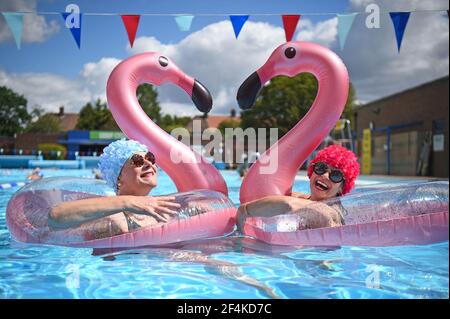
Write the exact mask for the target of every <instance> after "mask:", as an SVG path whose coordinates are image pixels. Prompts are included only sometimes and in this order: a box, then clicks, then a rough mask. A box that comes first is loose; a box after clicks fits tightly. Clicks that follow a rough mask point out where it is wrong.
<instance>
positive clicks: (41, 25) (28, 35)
mask: <svg viewBox="0 0 450 319" xmlns="http://www.w3.org/2000/svg"><path fill="white" fill-rule="evenodd" d="M0 10H1V11H12V12H14V11H20V12H33V11H36V1H35V0H31V1H26V0H17V1H2V2H0ZM59 30H60V26H59V24H58V22H57V21H56V20H52V21H47V20H46V19H45V17H44V16H39V15H37V14H31V13H28V14H25V15H24V17H23V34H22V42H27V43H32V42H43V41H45V40H47V39H48V38H50V37H51V36H52V35H53V34H55V33H57V32H58V31H59ZM12 38H13V36H12V33H11V31H10V30H9V28H8V26H7V24H6V21H5V20H4V18H3V17H2V18H0V43H2V42H5V41H12Z"/></svg>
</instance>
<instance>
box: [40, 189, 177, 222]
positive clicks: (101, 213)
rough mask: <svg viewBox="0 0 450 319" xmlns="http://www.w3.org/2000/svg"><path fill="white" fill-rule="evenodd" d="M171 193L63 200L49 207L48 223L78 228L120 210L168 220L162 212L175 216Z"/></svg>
mask: <svg viewBox="0 0 450 319" xmlns="http://www.w3.org/2000/svg"><path fill="white" fill-rule="evenodd" d="M174 200H175V197H173V196H161V197H153V196H108V197H96V198H89V199H81V200H76V201H69V202H63V203H61V204H59V205H57V206H55V207H53V208H52V209H51V211H50V212H49V216H48V226H49V227H50V228H54V229H65V228H71V227H77V226H79V225H81V224H83V223H85V222H88V221H91V220H95V219H98V218H103V217H107V216H110V215H113V214H117V213H120V212H123V211H129V212H132V213H135V214H143V215H148V216H153V217H155V218H156V219H157V220H158V221H163V222H165V221H167V220H168V219H167V218H166V217H164V214H169V215H176V214H177V212H176V211H174V210H172V209H175V208H179V207H180V204H178V203H175V202H173V201H174Z"/></svg>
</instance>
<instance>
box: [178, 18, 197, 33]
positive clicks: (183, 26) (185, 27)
mask: <svg viewBox="0 0 450 319" xmlns="http://www.w3.org/2000/svg"><path fill="white" fill-rule="evenodd" d="M193 19H194V16H190V15H181V16H177V17H175V21H176V22H177V25H178V29H179V30H180V31H189V30H190V29H191V24H192V20H193Z"/></svg>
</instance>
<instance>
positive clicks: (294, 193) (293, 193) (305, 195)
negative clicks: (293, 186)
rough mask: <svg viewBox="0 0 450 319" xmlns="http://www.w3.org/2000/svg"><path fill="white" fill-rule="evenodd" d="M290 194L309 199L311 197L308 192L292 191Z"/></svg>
mask: <svg viewBox="0 0 450 319" xmlns="http://www.w3.org/2000/svg"><path fill="white" fill-rule="evenodd" d="M291 196H292V197H296V198H302V199H310V198H311V195H310V194H304V193H297V192H292V194H291Z"/></svg>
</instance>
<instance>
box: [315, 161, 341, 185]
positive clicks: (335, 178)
mask: <svg viewBox="0 0 450 319" xmlns="http://www.w3.org/2000/svg"><path fill="white" fill-rule="evenodd" d="M313 171H314V173H316V174H317V175H323V174H325V173H326V172H330V174H329V175H328V176H329V179H330V181H332V182H333V183H336V184H337V183H340V182H342V181H344V173H342V171H341V170H339V169H331V168H330V166H328V164H326V163H323V162H317V163H314V166H313Z"/></svg>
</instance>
